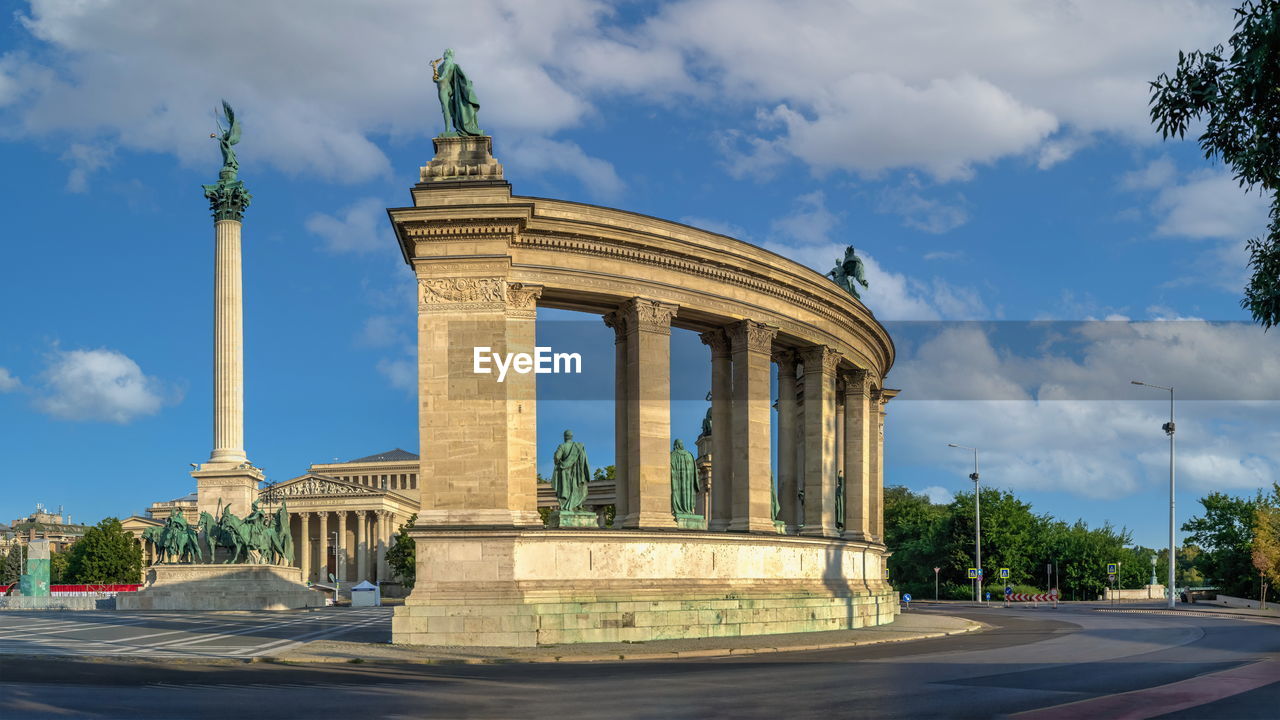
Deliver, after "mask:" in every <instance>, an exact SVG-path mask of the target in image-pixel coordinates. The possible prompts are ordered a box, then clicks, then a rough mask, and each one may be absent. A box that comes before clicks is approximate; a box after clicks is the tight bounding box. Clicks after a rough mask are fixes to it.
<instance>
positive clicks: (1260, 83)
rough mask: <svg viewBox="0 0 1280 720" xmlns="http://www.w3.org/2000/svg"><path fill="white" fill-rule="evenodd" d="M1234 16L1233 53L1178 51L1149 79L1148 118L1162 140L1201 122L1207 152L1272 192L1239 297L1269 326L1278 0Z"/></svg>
mask: <svg viewBox="0 0 1280 720" xmlns="http://www.w3.org/2000/svg"><path fill="white" fill-rule="evenodd" d="M1235 14H1236V26H1235V32H1234V34H1232V36H1231V39H1230V40H1229V41H1228V42H1229V44H1230V46H1231V52H1230V54H1227V53H1226V51H1225V50H1224V49H1223V47H1222V46H1221V45H1218V46H1216V47H1214V48H1213V49H1211V50H1209V51H1207V52H1205V51H1201V50H1196V51H1194V52H1191V53H1184V52H1179V53H1178V67H1177V70H1175V71H1174V74H1173V76H1169V75H1168V74H1166V73H1161V74H1160V76H1159V77H1158V78H1156V80H1155V81H1154V82H1152V83H1151V121H1152V122H1154V123H1155V124H1156V125H1157V127H1158V129H1159V130H1160V133H1161V135H1162V136H1163V137H1164V138H1165V139H1168V138H1169V137H1178V138H1182V137H1185V136H1186V133H1187V129H1188V128H1189V127H1190V126H1191V125H1192V124H1193V123H1194V122H1199V121H1204V123H1205V129H1204V132H1203V133H1201V135H1200V138H1199V142H1200V148H1201V149H1202V150H1204V154H1205V157H1206V158H1208V159H1211V160H1212V159H1219V160H1221V161H1222V162H1224V163H1226V164H1227V165H1229V166H1230V167H1231V169H1232V171H1233V172H1234V173H1235V179H1236V181H1237V182H1238V183H1239V184H1240V185H1241V187H1247V188H1249V189H1251V190H1252V189H1254V188H1257V189H1259V190H1260V191H1261V192H1263V193H1266V194H1268V195H1270V196H1271V222H1270V224H1269V225H1268V228H1267V236H1266V237H1265V238H1253V239H1251V240H1249V241H1248V249H1249V266H1250V268H1251V269H1252V272H1253V275H1252V277H1251V279H1250V280H1249V284H1248V285H1246V286H1245V290H1244V299H1242V300H1241V301H1240V304H1241V305H1242V306H1243V307H1244V308H1246V309H1248V310H1249V312H1250V313H1251V314H1252V315H1253V319H1254V321H1255V322H1257V323H1260V324H1261V325H1262V327H1263V328H1265V329H1270V328H1271V327H1272V326H1274V325H1276V324H1277V323H1280V0H1256V1H1255V0H1250V1H1249V2H1245V3H1244V4H1243V5H1242V6H1240V7H1239V8H1238V9H1236V11H1235Z"/></svg>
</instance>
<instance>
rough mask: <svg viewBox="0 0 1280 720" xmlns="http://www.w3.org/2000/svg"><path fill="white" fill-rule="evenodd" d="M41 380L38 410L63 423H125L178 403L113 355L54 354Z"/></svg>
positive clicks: (156, 382) (121, 356)
mask: <svg viewBox="0 0 1280 720" xmlns="http://www.w3.org/2000/svg"><path fill="white" fill-rule="evenodd" d="M41 380H42V381H43V388H42V391H41V394H40V395H39V396H38V398H37V400H36V404H37V407H39V408H40V410H41V411H43V412H45V413H47V414H49V415H52V416H53V417H56V418H61V419H63V420H97V421H104V422H114V423H120V424H125V423H128V422H130V421H132V420H134V419H136V418H138V417H140V416H143V415H154V414H156V413H157V412H159V411H160V408H161V407H162V406H163V405H165V404H166V403H167V402H176V401H177V400H178V398H177V396H176V394H175V393H173V392H171V391H168V390H166V389H165V387H164V386H163V383H161V382H160V381H159V380H157V379H156V378H154V377H151V376H148V375H145V374H143V372H142V368H140V367H138V364H137V363H136V362H134V361H133V360H131V359H130V358H129V357H128V356H126V355H124V354H123V353H119V352H116V351H114V350H106V349H99V350H70V351H65V352H64V351H55V352H54V353H53V355H52V356H51V359H50V364H49V367H48V368H47V369H46V370H45V371H44V373H43V374H42V375H41Z"/></svg>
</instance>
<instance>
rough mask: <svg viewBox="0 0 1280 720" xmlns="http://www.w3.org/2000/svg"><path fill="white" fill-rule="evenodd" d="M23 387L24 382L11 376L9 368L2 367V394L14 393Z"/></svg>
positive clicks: (0, 375)
mask: <svg viewBox="0 0 1280 720" xmlns="http://www.w3.org/2000/svg"><path fill="white" fill-rule="evenodd" d="M20 387H22V381H21V380H19V379H18V378H17V377H16V376H14V375H12V374H10V372H9V369H8V368H2V367H0V393H6V392H13V391H14V390H17V389H18V388H20Z"/></svg>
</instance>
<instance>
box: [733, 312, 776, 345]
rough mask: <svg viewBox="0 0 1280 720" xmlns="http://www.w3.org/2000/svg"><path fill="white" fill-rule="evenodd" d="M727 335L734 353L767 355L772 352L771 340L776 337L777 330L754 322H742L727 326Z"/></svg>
mask: <svg viewBox="0 0 1280 720" xmlns="http://www.w3.org/2000/svg"><path fill="white" fill-rule="evenodd" d="M728 334H729V341H730V342H731V343H732V345H733V350H734V352H737V351H739V350H746V351H748V352H757V353H768V352H772V351H773V339H774V338H775V337H777V335H778V328H776V327H773V326H771V325H765V324H764V323H759V322H756V321H754V320H743V321H742V322H739V323H736V324H734V325H731V326H729V332H728Z"/></svg>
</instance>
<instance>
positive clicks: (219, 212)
mask: <svg viewBox="0 0 1280 720" xmlns="http://www.w3.org/2000/svg"><path fill="white" fill-rule="evenodd" d="M222 112H223V114H225V115H226V116H227V126H226V127H225V128H224V127H223V126H222V122H221V121H219V120H218V116H217V113H216V112H215V113H214V117H213V121H214V122H215V123H217V125H218V132H216V133H210V134H209V137H211V138H213V139H215V140H217V141H218V147H219V149H221V150H222V170H221V171H219V173H218V182H216V183H213V184H212V185H202V186H201V187H203V188H204V196H205V197H206V198H208V200H209V210H210V211H211V212H212V213H213V219H214V220H235V221H237V222H239V221H241V220H243V219H244V210H245V208H247V207H249V202H250V201H251V200H252V199H253V196H252V195H250V194H249V191H248V190H247V189H245V186H244V181H243V180H240V179H238V178H237V177H236V175H237V174H238V173H239V172H240V161H239V160H237V159H236V151H235V149H234V147H233V146H234V145H236V144H237V143H239V142H240V121H239V120H237V119H236V113H235V111H234V110H232V109H231V105H230V104H229V103H228V102H227V101H226V100H223V101H222Z"/></svg>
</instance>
